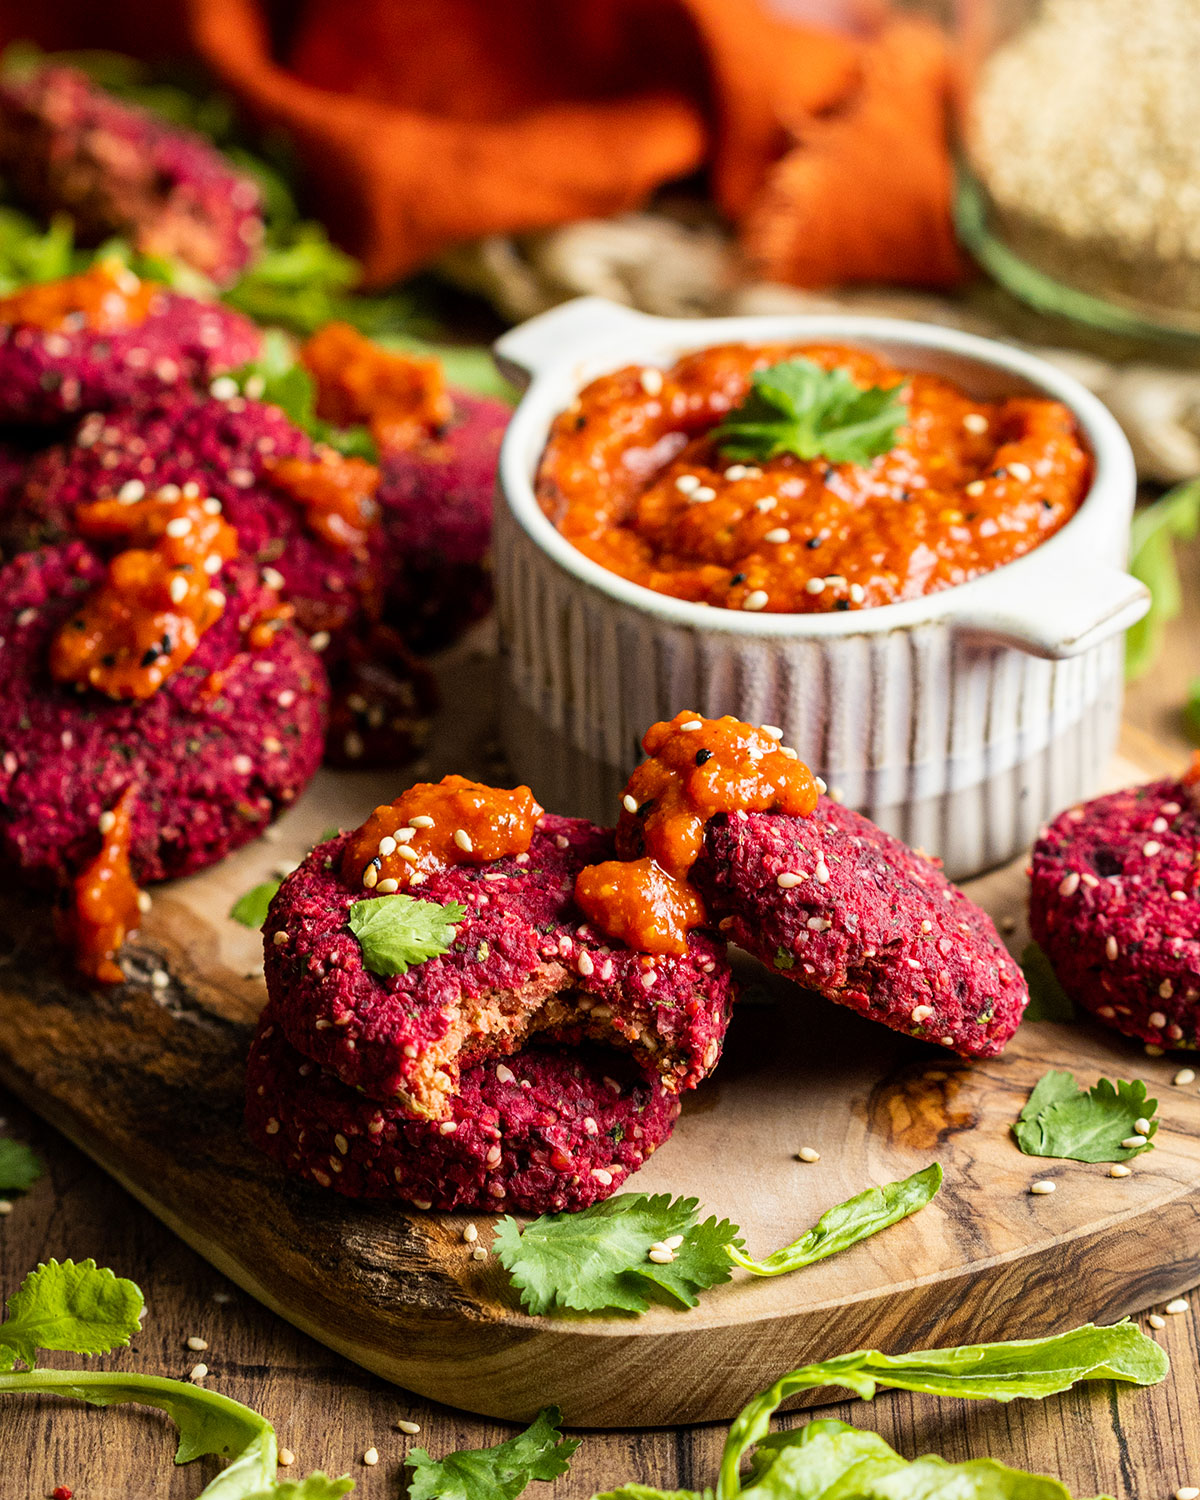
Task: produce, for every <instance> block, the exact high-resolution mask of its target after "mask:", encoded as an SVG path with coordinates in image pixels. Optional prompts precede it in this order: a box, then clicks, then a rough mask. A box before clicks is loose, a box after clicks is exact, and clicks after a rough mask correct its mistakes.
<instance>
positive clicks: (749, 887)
mask: <svg viewBox="0 0 1200 1500" xmlns="http://www.w3.org/2000/svg"><path fill="white" fill-rule="evenodd" d="M691 879H692V881H693V883H694V884H695V885H696V887H697V888H698V889H699V890H700V892H701V893H702V895H703V896H704V899H705V901H706V903H707V905H708V910H709V914H710V916H712V917H713V918H720V919H721V921H720V928H721V931H722V932H723V933H724V934H725V936H726V937H728V938H729V939H730V940H731V941H733V942H735V943H738V944H740V945H741V946H742V947H743V948H746V949H748V950H749V952H751V953H753V954H754V955H755V957H756V958H758V959H761V961H762V962H763V963H765V964H766V965H767V966H768V967H769V968H772V969H774V970H775V971H776V972H777V973H779V974H783V975H784V976H785V977H786V978H788V979H792V980H794V981H795V982H796V983H797V984H799V985H802V986H803V987H804V988H805V989H808V990H812V991H814V992H815V993H816V994H818V995H821V996H823V997H824V998H825V999H827V1000H833V1001H836V1002H837V1004H839V1005H846V1006H849V1007H850V1009H852V1010H856V1011H858V1012H859V1014H860V1015H864V1016H867V1017H868V1018H869V1019H871V1020H873V1021H882V1022H883V1024H884V1025H885V1026H890V1027H891V1028H892V1029H893V1030H895V1031H903V1032H906V1033H907V1034H908V1035H910V1036H915V1037H920V1038H922V1039H923V1040H926V1041H931V1042H937V1043H939V1044H940V1045H941V1046H943V1047H948V1048H950V1049H951V1050H952V1051H954V1052H957V1053H959V1054H960V1055H961V1056H964V1057H992V1056H994V1055H995V1054H996V1053H998V1052H1000V1051H1001V1050H1002V1049H1003V1047H1004V1045H1005V1043H1006V1042H1007V1041H1008V1040H1009V1038H1010V1037H1011V1036H1012V1034H1013V1032H1014V1031H1015V1030H1016V1029H1017V1026H1018V1024H1019V1022H1020V1019H1021V1014H1022V1012H1023V1011H1024V1009H1025V1006H1026V1004H1027V1003H1028V1000H1029V992H1028V990H1027V988H1026V985H1025V980H1024V977H1023V975H1022V973H1021V970H1020V968H1019V967H1018V965H1017V964H1016V962H1015V961H1014V960H1013V959H1012V958H1011V957H1010V956H1009V954H1008V952H1007V950H1006V949H1005V947H1004V945H1003V943H1002V942H1001V941H1000V937H999V934H998V933H997V932H996V929H995V926H994V924H993V923H992V919H991V918H990V917H989V916H988V915H987V914H986V913H985V912H983V911H981V910H980V909H979V907H977V906H976V905H975V904H974V902H972V901H970V900H969V899H968V898H967V897H966V896H965V895H964V894H963V893H962V892H961V891H960V890H958V889H957V888H956V887H955V886H953V885H951V884H950V882H949V881H948V880H947V879H946V877H945V876H944V875H943V874H942V872H941V870H940V869H939V868H938V866H937V865H936V864H934V863H933V862H931V861H930V860H929V859H927V858H924V857H923V856H921V855H919V854H917V853H915V852H914V851H913V850H912V849H909V848H908V847H907V845H905V844H902V843H901V842H900V840H899V839H895V838H893V837H892V836H891V834H888V833H884V831H883V830H882V829H880V828H877V827H876V826H875V824H873V823H871V822H869V821H868V819H866V818H864V817H862V816H861V815H860V814H859V813H855V812H851V811H850V810H849V809H848V808H845V807H842V806H840V805H839V804H838V803H836V802H833V801H831V800H830V799H829V798H827V797H822V798H821V800H820V802H819V803H818V804H817V808H816V811H815V812H814V813H813V814H812V816H811V817H807V818H797V817H790V816H787V815H786V814H782V813H748V814H747V813H735V814H732V815H729V816H725V815H722V816H720V817H717V818H714V819H713V821H712V822H711V823H710V825H709V827H708V830H707V833H706V837H705V842H704V850H703V853H702V854H701V856H700V858H699V860H698V861H697V862H696V864H695V865H694V866H693V868H692V874H691Z"/></svg>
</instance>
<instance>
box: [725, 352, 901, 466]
mask: <svg viewBox="0 0 1200 1500" xmlns="http://www.w3.org/2000/svg"><path fill="white" fill-rule="evenodd" d="M907 416H908V407H907V405H906V403H905V402H904V401H903V400H902V399H901V397H900V394H899V388H898V387H895V386H871V387H869V388H867V389H865V390H864V389H863V388H862V387H861V386H859V385H856V384H855V382H854V380H853V378H852V377H851V375H850V372H849V371H848V370H845V369H842V368H841V367H840V366H837V367H835V368H834V369H832V370H825V369H822V367H821V366H820V365H818V364H814V363H813V362H812V360H808V359H789V360H785V361H783V363H781V364H777V365H769V366H768V367H767V368H766V369H765V370H756V371H755V372H754V374H753V375H751V377H750V392H749V395H748V396H747V397H746V399H745V401H744V402H743V403H742V405H741V406H739V407H736V408H735V409H734V410H733V411H731V412H730V413H729V415H728V416H727V417H726V418H725V420H724V421H723V422H722V423H721V424H720V425H719V426H718V427H717V428H715V429H714V431H713V434H712V436H713V438H714V440H715V441H716V443H717V446H718V447H719V448H720V449H721V452H722V453H724V454H726V455H727V456H728V457H730V458H736V459H750V460H755V459H771V458H778V457H779V455H780V454H783V453H794V454H795V455H796V456H797V457H798V458H827V459H828V460H829V461H830V463H835V464H867V463H870V461H871V460H872V459H873V458H875V457H877V456H878V455H879V454H881V453H886V452H887V451H888V450H889V449H890V448H892V447H893V446H894V444H895V442H896V435H897V433H898V432H899V431H900V428H901V427H902V426H903V425H904V422H905V420H906V419H907Z"/></svg>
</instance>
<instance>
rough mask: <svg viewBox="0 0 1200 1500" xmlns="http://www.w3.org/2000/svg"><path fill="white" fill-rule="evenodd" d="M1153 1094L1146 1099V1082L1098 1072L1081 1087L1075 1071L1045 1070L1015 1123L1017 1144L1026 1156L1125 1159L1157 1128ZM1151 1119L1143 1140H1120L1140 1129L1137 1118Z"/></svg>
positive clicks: (1148, 1148)
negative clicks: (1088, 1084)
mask: <svg viewBox="0 0 1200 1500" xmlns="http://www.w3.org/2000/svg"><path fill="white" fill-rule="evenodd" d="M1157 1108H1158V1100H1157V1099H1147V1097H1146V1085H1145V1084H1144V1083H1143V1082H1142V1081H1141V1080H1140V1079H1134V1081H1133V1082H1132V1083H1126V1082H1124V1081H1118V1082H1117V1083H1115V1084H1114V1083H1111V1082H1110V1081H1109V1080H1108V1079H1107V1078H1101V1079H1100V1081H1099V1082H1098V1083H1097V1084H1096V1085H1095V1087H1094V1088H1090V1089H1080V1088H1077V1087H1076V1085H1075V1075H1074V1074H1073V1073H1064V1072H1058V1071H1056V1070H1054V1069H1051V1071H1050V1072H1048V1073H1046V1074H1044V1075H1043V1076H1042V1077H1041V1078H1040V1079H1039V1080H1038V1083H1037V1085H1036V1087H1035V1088H1034V1090H1033V1092H1032V1093H1031V1094H1030V1096H1029V1102H1028V1103H1027V1104H1026V1105H1025V1108H1024V1109H1023V1110H1022V1111H1021V1116H1020V1119H1018V1121H1017V1122H1016V1124H1015V1125H1014V1126H1013V1135H1014V1136H1015V1137H1016V1140H1017V1145H1018V1146H1020V1148H1021V1150H1022V1151H1023V1152H1024V1153H1025V1155H1026V1156H1052V1157H1056V1158H1059V1159H1061V1160H1068V1161H1087V1162H1101V1161H1110V1162H1111V1161H1128V1160H1129V1158H1130V1157H1131V1156H1137V1155H1139V1154H1140V1153H1141V1152H1143V1151H1151V1150H1153V1149H1154V1148H1153V1146H1152V1145H1151V1144H1150V1142H1151V1140H1152V1138H1153V1137H1154V1136H1155V1135H1156V1134H1157V1133H1158V1121H1157V1120H1156V1119H1155V1118H1154V1112H1155V1110H1156V1109H1157ZM1138 1120H1146V1121H1148V1122H1149V1126H1150V1129H1149V1132H1148V1134H1147V1136H1146V1140H1147V1144H1146V1145H1144V1146H1123V1145H1122V1144H1121V1142H1122V1141H1125V1140H1128V1139H1129V1138H1130V1137H1132V1136H1134V1135H1136V1134H1138V1133H1139V1132H1138V1130H1137V1121H1138Z"/></svg>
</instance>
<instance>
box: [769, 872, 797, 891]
mask: <svg viewBox="0 0 1200 1500" xmlns="http://www.w3.org/2000/svg"><path fill="white" fill-rule="evenodd" d="M803 879H804V876H803V875H798V874H797V873H796V872H795V870H781V871H780V872H779V874H778V875H776V877H775V884H776V885H777V886H778V887H779V889H780V890H781V891H790V890H794V889H795V887H796V886H798V885H799V884H800V882H801V881H802V880H803Z"/></svg>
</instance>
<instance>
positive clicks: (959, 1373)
mask: <svg viewBox="0 0 1200 1500" xmlns="http://www.w3.org/2000/svg"><path fill="white" fill-rule="evenodd" d="M1169 1369H1170V1363H1169V1361H1168V1359H1167V1356H1166V1354H1165V1353H1164V1352H1163V1350H1162V1349H1160V1348H1159V1346H1158V1345H1157V1344H1156V1343H1155V1342H1154V1340H1153V1339H1150V1338H1147V1337H1146V1335H1145V1334H1144V1333H1142V1332H1141V1330H1140V1329H1138V1328H1136V1327H1135V1326H1134V1325H1133V1324H1132V1323H1130V1322H1124V1323H1116V1324H1113V1325H1112V1326H1111V1327H1107V1328H1102V1327H1097V1326H1096V1325H1095V1324H1092V1323H1087V1324H1085V1325H1084V1326H1083V1327H1082V1328H1075V1329H1072V1331H1071V1332H1070V1333H1061V1334H1056V1335H1054V1336H1053V1337H1050V1338H1041V1339H1013V1340H1010V1341H1008V1342H1005V1343H997V1344H968V1345H963V1346H960V1347H957V1348H952V1349H926V1350H922V1351H919V1352H917V1353H915V1354H907V1355H905V1354H897V1355H888V1354H880V1353H879V1352H878V1351H877V1350H872V1349H864V1350H860V1351H858V1352H857V1353H854V1354H843V1355H841V1356H840V1357H839V1358H836V1359H831V1360H826V1361H825V1362H824V1363H821V1364H813V1365H804V1366H802V1367H801V1368H800V1369H798V1370H792V1371H791V1372H790V1373H788V1374H787V1375H784V1376H781V1377H780V1379H779V1380H777V1381H776V1382H775V1384H774V1385H773V1386H771V1388H770V1389H769V1390H767V1391H764V1392H763V1393H762V1395H760V1396H756V1397H755V1398H754V1400H753V1401H751V1402H750V1403H749V1404H748V1405H747V1406H746V1407H745V1408H744V1409H743V1410H742V1411H741V1413H740V1414H739V1415H738V1416H737V1417H736V1418H735V1419H734V1421H733V1423H732V1425H731V1426H730V1429H729V1436H728V1438H727V1439H726V1443H725V1451H724V1453H723V1455H722V1459H721V1473H720V1480H719V1482H718V1484H717V1492H716V1493H717V1500H733V1497H734V1496H735V1495H739V1494H741V1493H742V1487H741V1482H740V1479H739V1470H740V1467H741V1462H742V1459H743V1458H744V1457H745V1455H746V1453H747V1452H748V1451H749V1449H750V1448H752V1447H754V1446H755V1445H756V1444H760V1443H762V1442H763V1440H764V1439H765V1438H766V1436H767V1431H768V1427H769V1424H770V1420H771V1417H772V1415H773V1414H774V1413H775V1411H777V1410H778V1408H779V1406H780V1404H781V1403H782V1402H783V1401H786V1400H787V1398H788V1397H789V1396H794V1395H795V1394H796V1393H797V1392H798V1391H805V1390H813V1389H815V1388H817V1387H819V1386H824V1385H835V1386H844V1387H845V1388H846V1389H848V1390H852V1391H853V1392H854V1393H855V1395H857V1396H861V1397H862V1399H863V1400H864V1401H869V1400H871V1399H872V1397H873V1396H874V1395H875V1391H876V1389H877V1388H878V1387H879V1386H883V1387H885V1388H891V1389H893V1390H904V1391H923V1392H925V1393H926V1394H928V1395H932V1396H961V1397H964V1398H966V1399H968V1400H991V1401H1013V1400H1015V1399H1016V1398H1018V1397H1024V1398H1028V1399H1033V1400H1039V1399H1041V1398H1042V1397H1045V1396H1053V1395H1056V1394H1057V1393H1058V1392H1059V1391H1065V1390H1069V1389H1070V1387H1071V1386H1073V1385H1075V1384H1077V1383H1078V1382H1079V1381H1081V1380H1123V1381H1128V1382H1130V1383H1131V1384H1134V1385H1156V1384H1157V1383H1158V1382H1159V1381H1160V1380H1162V1379H1163V1378H1164V1377H1165V1375H1166V1374H1167V1372H1168V1370H1169ZM815 1493H816V1494H820V1493H821V1491H819V1490H818V1491H816V1492H815ZM858 1493H859V1492H858V1491H856V1490H854V1489H853V1488H852V1487H851V1488H850V1489H848V1490H845V1491H839V1494H841V1495H843V1496H844V1497H845V1500H849V1497H850V1496H852V1495H857V1494H858ZM896 1493H897V1495H905V1494H908V1493H910V1492H909V1491H905V1490H898V1491H897V1492H896ZM911 1493H913V1494H914V1496H917V1495H921V1494H922V1493H923V1492H922V1491H920V1490H917V1491H913V1492H911ZM983 1493H985V1494H986V1491H984V1492H983ZM1002 1493H1003V1491H1000V1492H998V1494H1002ZM964 1494H966V1495H967V1496H969V1495H970V1494H971V1491H969V1490H968V1491H965V1492H964ZM1017 1494H1018V1496H1019V1497H1020V1500H1026V1497H1025V1496H1023V1495H1021V1494H1020V1491H1018V1492H1017ZM948 1500H949V1497H948Z"/></svg>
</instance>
